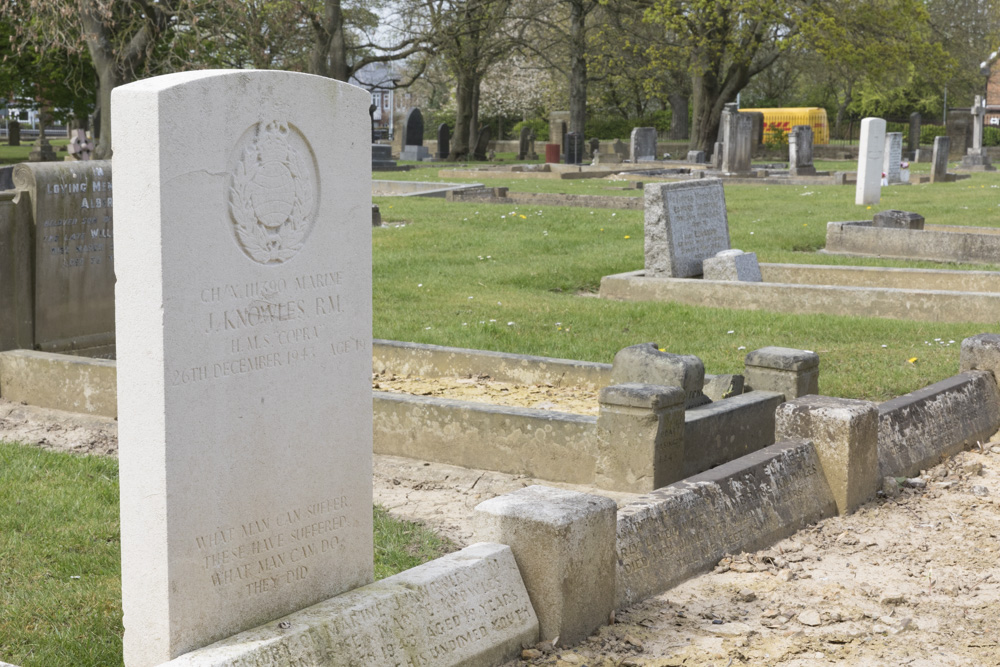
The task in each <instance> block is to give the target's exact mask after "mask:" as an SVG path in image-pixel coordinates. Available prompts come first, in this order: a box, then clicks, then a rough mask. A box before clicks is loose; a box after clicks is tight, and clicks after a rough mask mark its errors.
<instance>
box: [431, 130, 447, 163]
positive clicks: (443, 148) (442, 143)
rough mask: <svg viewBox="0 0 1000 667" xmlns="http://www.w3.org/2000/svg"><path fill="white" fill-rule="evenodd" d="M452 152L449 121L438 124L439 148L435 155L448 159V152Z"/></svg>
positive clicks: (441, 158)
mask: <svg viewBox="0 0 1000 667" xmlns="http://www.w3.org/2000/svg"><path fill="white" fill-rule="evenodd" d="M450 152H451V129H450V128H449V127H448V124H447V123H441V124H440V125H438V149H437V153H435V154H434V157H436V158H438V159H440V160H447V159H448V153H450Z"/></svg>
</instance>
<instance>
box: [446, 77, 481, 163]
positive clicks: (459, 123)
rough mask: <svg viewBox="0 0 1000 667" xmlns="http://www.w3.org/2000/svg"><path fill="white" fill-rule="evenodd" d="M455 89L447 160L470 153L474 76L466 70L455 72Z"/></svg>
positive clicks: (458, 158) (463, 156) (461, 157)
mask: <svg viewBox="0 0 1000 667" xmlns="http://www.w3.org/2000/svg"><path fill="white" fill-rule="evenodd" d="M456 75H457V76H456V77H455V78H456V81H457V85H456V90H455V134H453V135H452V137H451V152H450V153H448V159H449V160H452V161H454V160H463V159H465V158H466V157H468V155H469V153H470V147H469V144H470V142H471V140H472V137H473V136H474V135H473V133H472V130H473V127H472V123H473V111H472V108H473V104H474V101H473V97H474V89H475V82H474V78H475V77H474V76H471V75H469V74H468V73H467V72H457V73H456Z"/></svg>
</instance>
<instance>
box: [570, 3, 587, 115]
mask: <svg viewBox="0 0 1000 667" xmlns="http://www.w3.org/2000/svg"><path fill="white" fill-rule="evenodd" d="M585 1H586V0H572V1H571V2H570V10H569V58H570V73H569V131H570V132H579V133H580V134H581V135H583V133H584V127H585V126H586V124H587V32H586V21H587V12H588V10H587V9H586V8H585V7H584V6H583V5H584V2H585Z"/></svg>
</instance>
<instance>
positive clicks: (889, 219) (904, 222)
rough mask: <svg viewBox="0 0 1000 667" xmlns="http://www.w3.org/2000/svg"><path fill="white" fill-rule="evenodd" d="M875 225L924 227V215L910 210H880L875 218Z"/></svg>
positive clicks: (901, 227) (892, 227)
mask: <svg viewBox="0 0 1000 667" xmlns="http://www.w3.org/2000/svg"><path fill="white" fill-rule="evenodd" d="M874 223H875V224H874V226H875V227H888V228H890V229H923V228H924V216H922V215H920V214H919V213H911V212H910V211H897V210H894V209H893V210H889V211H879V212H878V213H876V214H875V218H874Z"/></svg>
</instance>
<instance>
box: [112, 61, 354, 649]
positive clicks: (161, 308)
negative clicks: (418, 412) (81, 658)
mask: <svg viewBox="0 0 1000 667" xmlns="http://www.w3.org/2000/svg"><path fill="white" fill-rule="evenodd" d="M248 99H249V100H253V104H245V103H243V102H244V101H245V100H248ZM369 102H370V96H369V94H368V93H367V92H366V91H364V90H362V89H360V88H356V87H354V86H350V85H348V84H345V83H342V82H339V81H335V80H333V79H328V78H324V77H315V76H310V75H306V74H298V73H293V72H282V71H273V70H267V71H238V70H237V71H219V70H207V71H197V72H186V73H179V74H169V75H166V76H161V77H156V78H153V79H147V80H144V81H138V82H135V83H132V84H128V85H125V86H120V87H118V88H116V89H115V90H114V92H113V94H112V108H111V113H112V116H113V118H114V124H115V128H116V130H115V132H116V134H115V169H116V174H117V175H118V176H117V179H116V180H117V181H118V182H117V184H116V185H117V187H116V190H117V196H116V197H115V207H116V215H117V216H118V218H119V224H118V228H119V231H120V233H119V236H118V239H117V244H116V245H117V249H116V257H115V263H116V267H115V268H116V274H117V285H116V297H117V301H116V308H117V313H116V316H117V322H116V328H117V345H118V388H119V392H118V412H119V450H120V451H119V461H120V470H121V508H122V511H121V542H122V601H123V610H124V619H123V620H124V626H125V640H124V648H125V663H126V665H128V666H129V667H142V666H145V665H153V664H160V663H162V662H165V661H167V660H169V659H171V658H173V657H175V656H177V655H179V654H181V653H185V652H187V651H190V650H193V649H195V648H198V647H200V646H204V645H206V644H209V643H211V642H213V641H216V640H218V639H221V638H224V637H228V636H230V635H232V634H234V633H236V632H239V631H240V630H244V629H248V628H252V627H255V626H257V625H260V624H262V623H266V622H268V621H270V620H273V619H275V618H279V617H280V616H283V615H285V614H288V613H290V612H292V611H295V610H298V609H302V608H304V607H306V606H309V605H312V604H315V603H316V602H319V601H321V600H324V599H326V598H329V597H331V596H333V595H336V594H337V593H340V592H343V591H346V590H350V589H352V588H355V587H357V586H360V585H363V584H366V583H368V582H370V581H371V579H372V515H371V512H372V487H371V483H372V482H371V447H372V406H371V397H370V395H369V392H370V388H369V377H370V373H371V370H370V368H371V307H372V305H371V303H372V302H371V226H370V224H369V220H368V216H369V206H370V204H371V201H370V193H371V173H370V171H369V169H367V168H366V167H368V166H369V160H368V156H369V154H368V151H369V146H370V144H369V143H368V142H366V141H360V142H359V141H357V138H358V137H365V136H366V135H367V132H368V129H369V128H368V122H369V120H368V118H366V115H367V114H366V113H365V110H366V109H367V107H368V105H369ZM202 107H204V108H215V109H226V110H227V112H226V113H225V114H222V113H218V114H206V115H203V116H202V117H200V118H199V122H198V124H197V129H196V130H192V126H191V125H190V123H189V121H188V119H189V115H190V109H192V108H202ZM151 145H153V146H170V147H171V150H169V151H152V152H151V151H150V150H149V147H150V146H151ZM121 230H125V231H124V232H122V231H121Z"/></svg>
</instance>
